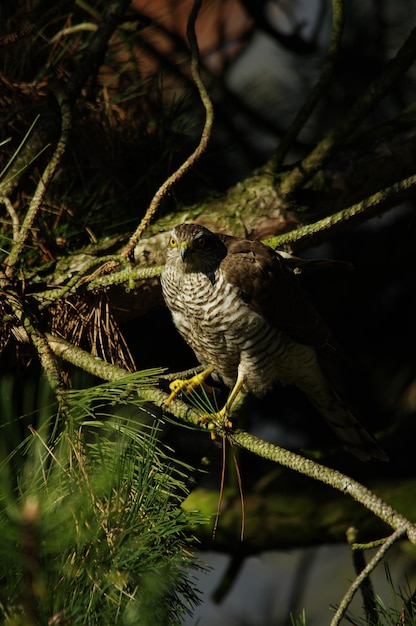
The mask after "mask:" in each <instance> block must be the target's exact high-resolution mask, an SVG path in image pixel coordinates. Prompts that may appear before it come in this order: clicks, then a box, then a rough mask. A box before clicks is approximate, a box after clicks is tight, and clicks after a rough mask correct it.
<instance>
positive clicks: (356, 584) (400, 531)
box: [330, 528, 406, 626]
mask: <svg viewBox="0 0 416 626" xmlns="http://www.w3.org/2000/svg"><path fill="white" fill-rule="evenodd" d="M405 532H406V529H405V528H397V529H396V530H395V531H394V533H393V534H391V535H390V537H388V538H387V539H386V541H385V542H384V544H383V545H382V547H381V548H380V550H379V551H378V552H377V554H376V555H375V556H374V557H373V558H372V559H371V561H369V563H368V564H367V565H366V567H365V568H364V569H363V570H362V572H361V573H360V574H359V575H358V576H357V577H356V578H355V580H354V581H353V583H352V584H351V586H350V588H349V589H348V591H347V593H346V594H345V596H344V597H343V599H342V600H341V603H340V605H339V607H338V609H337V611H336V613H335V615H334V617H333V618H332V621H331V624H330V626H338V624H339V623H340V622H341V620H342V618H343V617H344V615H345V612H346V611H347V609H348V606H349V604H350V602H351V600H352V599H353V597H354V595H355V594H356V592H357V591H358V589H359V588H360V586H361V585H362V583H363V581H364V580H365V579H366V578H367V576H369V575H370V574H371V572H372V571H373V570H374V568H375V567H376V565H378V563H380V561H381V560H382V559H383V558H384V556H385V555H386V553H387V551H388V550H389V549H390V548H391V547H392V545H393V544H394V543H395V542H396V541H397V540H398V539H400V537H402V536H403V535H404V534H405Z"/></svg>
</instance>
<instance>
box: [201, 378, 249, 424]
mask: <svg viewBox="0 0 416 626" xmlns="http://www.w3.org/2000/svg"><path fill="white" fill-rule="evenodd" d="M243 385H244V381H243V379H242V378H237V381H236V383H235V385H234V387H233V388H232V390H231V393H230V395H229V396H228V399H227V402H226V403H225V404H224V406H223V407H222V409H220V411H217V412H216V413H212V414H211V415H206V416H204V418H202V419H203V420H204V421H207V420H209V421H210V424H209V425H208V428H211V429H214V428H215V426H216V425H217V426H220V427H221V428H232V422H231V421H230V420H229V419H228V418H229V415H230V413H231V407H232V405H233V404H234V402H235V401H236V399H237V396H238V395H239V393H240V391H241V389H242V387H243ZM201 421H202V420H201Z"/></svg>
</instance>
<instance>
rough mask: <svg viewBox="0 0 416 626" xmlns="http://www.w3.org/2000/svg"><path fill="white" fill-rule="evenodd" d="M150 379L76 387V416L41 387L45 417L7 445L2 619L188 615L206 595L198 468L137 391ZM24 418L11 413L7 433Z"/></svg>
mask: <svg viewBox="0 0 416 626" xmlns="http://www.w3.org/2000/svg"><path fill="white" fill-rule="evenodd" d="M139 378H140V373H139V374H135V375H134V376H133V377H132V376H130V377H127V379H126V380H125V381H121V382H118V383H117V385H116V384H114V383H112V384H103V385H99V386H96V387H92V388H89V389H85V390H82V391H72V392H71V393H70V394H69V397H68V416H69V418H67V419H66V420H65V422H64V424H60V423H59V417H57V416H56V415H54V414H53V411H51V409H52V408H53V403H52V402H49V403H48V402H45V397H44V396H45V389H44V388H45V385H41V387H42V388H41V389H39V394H38V397H43V398H42V399H43V402H44V406H43V407H39V411H38V414H37V415H32V416H31V417H33V418H35V419H36V421H37V422H38V426H37V427H36V428H35V427H34V426H31V434H30V437H28V438H27V439H26V440H25V441H24V443H23V444H22V445H20V446H17V447H16V448H14V450H13V451H12V453H9V454H7V451H6V449H5V448H6V446H5V445H3V450H2V452H3V454H2V456H3V459H2V463H1V468H0V480H1V484H0V490H1V491H0V497H1V500H0V615H1V622H2V623H4V624H8V625H13V626H14V625H20V624H24V625H25V626H26V625H30V624H48V623H49V624H71V625H75V624H100V625H104V624H109V625H110V624H111V625H113V624H134V625H137V624H138V625H142V624H143V625H147V624H149V625H150V624H160V625H164V624H166V625H168V624H180V623H181V618H182V617H183V614H184V612H185V611H188V612H191V611H192V608H193V607H194V606H195V604H196V603H197V602H198V596H197V592H196V590H195V588H194V586H193V584H192V582H191V580H192V579H191V572H192V568H193V567H195V560H194V557H193V548H194V541H193V538H192V537H191V536H190V532H189V526H190V524H195V523H197V522H198V521H201V519H198V518H197V516H195V515H192V514H190V513H188V512H185V511H184V510H183V509H182V508H181V501H182V500H183V498H184V497H185V496H186V488H185V479H186V476H187V473H188V472H189V468H188V467H186V466H184V465H182V466H180V465H178V462H177V461H174V460H173V458H172V456H171V455H170V453H169V450H168V449H165V448H163V447H162V445H161V443H160V437H159V432H158V429H157V427H156V426H155V425H153V424H151V423H150V424H149V423H147V424H146V421H145V419H144V418H146V417H148V416H147V413H146V411H145V407H143V406H142V405H141V403H140V401H139V400H138V399H137V397H136V394H134V393H132V394H130V395H129V396H127V394H126V389H131V385H132V382H133V379H135V380H136V382H137V381H138V380H139ZM7 387H8V383H7V382H5V381H2V389H1V391H2V396H1V398H2V401H1V405H8V406H9V407H10V403H8V397H7ZM123 393H124V395H125V397H124V399H122V401H121V402H120V403H117V399H119V398H120V397H123ZM46 395H47V393H46ZM111 400H112V402H111ZM45 406H48V410H45ZM2 408H4V407H3V406H2ZM9 412H10V408H9ZM5 414H6V415H7V411H5V412H3V415H5ZM27 417H28V416H26V420H25V421H27ZM147 421H149V420H147ZM20 427H21V420H16V419H14V420H11V421H8V422H5V421H2V430H3V435H5V434H8V435H10V434H11V433H12V432H13V431H14V430H19V428H20ZM2 439H3V442H4V441H6V440H5V439H4V438H2ZM15 439H16V440H18V435H17V434H16V433H15ZM9 440H10V439H9ZM11 440H13V438H12V439H11Z"/></svg>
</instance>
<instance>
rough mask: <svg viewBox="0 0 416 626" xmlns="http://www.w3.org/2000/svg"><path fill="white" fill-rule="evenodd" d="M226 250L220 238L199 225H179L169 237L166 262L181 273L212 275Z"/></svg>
mask: <svg viewBox="0 0 416 626" xmlns="http://www.w3.org/2000/svg"><path fill="white" fill-rule="evenodd" d="M226 253H227V250H226V247H225V245H224V242H223V241H222V239H221V236H220V235H218V234H216V233H213V232H211V231H210V230H208V229H207V228H205V227H204V226H200V225H199V224H180V225H179V226H176V227H175V228H174V229H173V230H172V232H171V234H170V237H169V243H168V251H167V258H166V262H167V263H169V262H174V263H176V266H177V267H181V270H182V271H183V272H202V273H204V274H207V275H208V276H210V275H212V274H213V272H215V270H216V268H217V267H218V265H219V263H220V262H221V260H222V259H223V258H224V256H225V255H226Z"/></svg>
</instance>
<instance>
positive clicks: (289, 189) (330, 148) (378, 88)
mask: <svg viewBox="0 0 416 626" xmlns="http://www.w3.org/2000/svg"><path fill="white" fill-rule="evenodd" d="M415 58H416V28H414V29H413V30H412V31H411V33H410V35H409V36H408V38H407V40H406V41H405V42H404V44H403V46H402V47H401V48H400V50H399V51H398V52H397V54H396V56H395V57H394V58H393V59H392V60H391V61H389V63H388V64H387V66H386V68H385V71H384V72H383V74H382V75H381V76H380V77H379V78H377V79H376V80H374V81H373V82H372V83H371V84H370V85H369V87H368V89H366V91H365V92H364V93H363V94H362V95H361V97H360V98H358V100H357V101H356V103H355V104H354V106H352V107H351V109H350V110H349V112H348V113H347V115H346V116H345V119H344V121H343V122H342V123H341V124H339V125H338V126H337V127H336V128H335V129H333V130H331V131H330V132H328V133H327V134H326V136H325V137H324V138H323V139H322V140H321V141H320V142H319V143H318V144H317V146H316V147H315V148H314V149H313V150H312V152H310V154H309V155H308V156H307V157H306V158H305V159H303V161H302V162H301V163H300V164H299V166H297V167H295V168H294V169H293V170H292V171H291V172H290V174H288V175H287V176H285V177H284V178H283V179H282V182H281V184H280V186H279V195H280V196H281V197H282V198H284V199H289V197H290V196H291V195H293V194H294V193H295V191H296V190H297V189H299V188H300V187H301V186H302V185H304V184H305V183H306V182H307V181H308V180H310V178H311V177H312V176H313V175H314V174H315V173H316V172H317V171H318V170H319V169H320V168H322V167H323V165H324V163H325V162H326V161H327V160H328V159H329V157H330V156H331V154H332V153H333V152H334V150H335V148H336V147H337V146H338V145H339V144H340V143H341V142H342V141H344V140H345V139H347V138H348V137H350V136H352V135H353V134H354V133H355V131H356V129H357V126H358V125H359V124H360V123H361V122H362V120H363V119H364V118H365V117H366V116H367V115H368V114H369V112H370V111H371V110H372V109H373V107H374V106H375V105H376V104H377V103H378V102H379V101H380V100H381V99H382V98H384V96H385V95H386V94H387V93H388V92H389V90H390V89H391V88H392V86H393V85H394V84H395V83H396V82H397V81H398V80H399V79H400V78H401V76H403V74H404V73H405V72H406V71H407V70H408V69H409V67H410V66H411V65H412V63H413V62H414V60H415Z"/></svg>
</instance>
